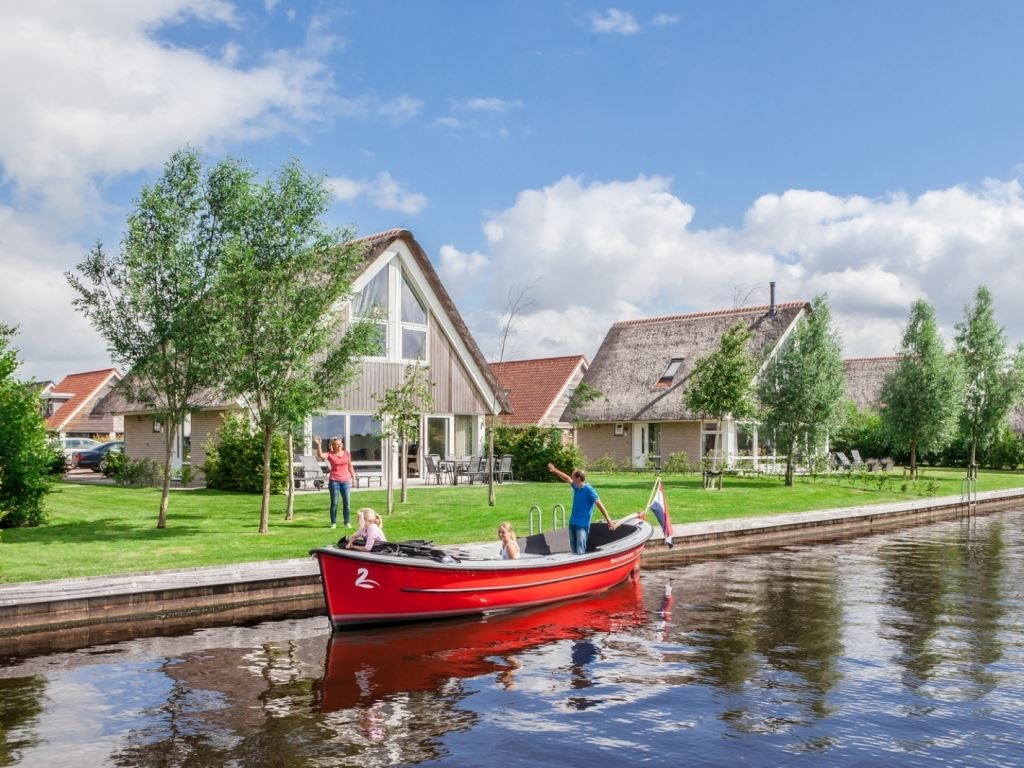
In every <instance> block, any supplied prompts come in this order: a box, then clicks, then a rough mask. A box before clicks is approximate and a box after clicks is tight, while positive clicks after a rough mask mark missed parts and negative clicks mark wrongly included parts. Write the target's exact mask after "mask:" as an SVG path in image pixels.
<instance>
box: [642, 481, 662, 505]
mask: <svg viewBox="0 0 1024 768" xmlns="http://www.w3.org/2000/svg"><path fill="white" fill-rule="evenodd" d="M660 484H661V473H660V472H659V473H657V474H656V475H655V476H654V487H653V488H651V495H650V496H648V497H647V504H645V505H644V512H646V511H647V510H648V509H650V508H651V502H652V501H654V495H655V494H656V493H657V492H658V486H659V485H660Z"/></svg>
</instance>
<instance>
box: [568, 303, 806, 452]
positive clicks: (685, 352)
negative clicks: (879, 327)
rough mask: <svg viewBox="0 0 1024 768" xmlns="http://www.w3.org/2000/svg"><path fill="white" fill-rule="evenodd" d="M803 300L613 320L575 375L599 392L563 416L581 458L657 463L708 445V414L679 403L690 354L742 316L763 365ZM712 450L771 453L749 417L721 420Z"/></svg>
mask: <svg viewBox="0 0 1024 768" xmlns="http://www.w3.org/2000/svg"><path fill="white" fill-rule="evenodd" d="M810 308H811V307H810V304H808V303H807V302H803V301H794V302H787V303H781V304H776V303H775V301H774V284H773V288H772V303H771V304H769V305H765V306H757V307H743V308H740V309H726V310H717V311H712V312H695V313H693V314H687V315H669V316H667V317H653V318H647V319H643V320H625V321H622V322H618V323H615V324H614V325H613V326H612V327H611V329H610V330H609V331H608V334H607V335H606V336H605V338H604V341H603V342H601V346H600V348H599V349H598V350H597V354H596V355H595V356H594V359H593V362H591V364H590V368H589V370H588V371H587V373H586V375H585V376H584V377H583V381H584V382H585V383H586V384H588V385H590V386H591V387H594V388H595V389H597V390H598V391H599V392H601V396H600V397H598V398H597V399H596V400H594V401H592V402H590V403H588V404H586V405H584V406H582V407H581V408H579V409H577V410H576V411H575V412H573V413H569V412H567V413H566V414H564V415H563V419H565V420H571V419H573V418H576V419H578V420H580V421H581V422H583V423H584V424H585V425H584V426H581V427H580V428H579V430H578V442H579V446H580V449H581V450H582V452H583V454H584V456H585V457H586V458H587V460H588V461H595V460H597V459H599V458H601V457H604V456H609V457H610V458H611V459H612V460H614V461H615V463H616V464H618V465H619V466H634V467H643V466H645V465H647V464H649V463H653V464H654V465H655V466H659V465H660V463H661V462H662V460H663V459H666V458H667V457H668V456H669V455H671V454H674V453H680V452H685V453H686V455H687V457H688V459H689V461H690V462H691V463H694V462H696V461H697V460H699V458H700V457H701V456H704V455H706V454H707V453H709V452H711V451H713V449H714V444H715V438H716V435H717V430H718V422H717V421H716V420H714V419H708V418H702V416H701V414H695V413H690V412H689V411H688V410H687V409H686V407H685V406H684V404H683V394H684V393H685V392H686V388H687V385H688V383H689V380H690V376H691V374H692V373H693V371H694V367H695V365H696V364H697V361H698V360H700V359H701V358H702V357H704V356H706V355H708V354H709V353H711V352H713V351H714V350H716V349H717V348H718V345H719V341H720V339H721V338H722V336H723V335H724V334H725V332H726V331H727V330H729V328H731V327H732V326H734V325H735V324H736V323H742V324H743V325H744V326H746V327H747V328H748V329H749V330H750V331H751V333H752V336H751V339H750V342H749V345H748V351H749V353H750V355H751V356H752V357H753V359H754V360H755V361H757V362H758V365H759V366H761V365H763V363H764V361H766V360H767V359H768V358H769V357H770V356H771V355H772V354H774V353H775V351H776V350H777V349H778V347H779V344H780V343H781V342H782V341H783V339H785V338H786V336H787V335H788V334H789V333H791V332H792V330H793V329H794V328H795V326H796V323H797V321H798V320H799V319H800V318H801V317H802V316H803V315H804V314H805V313H807V312H809V311H810ZM721 437H722V441H721V443H720V450H722V451H723V453H724V455H725V457H726V459H727V461H729V462H730V463H733V462H734V461H735V459H736V457H738V456H749V457H751V458H752V459H757V458H763V457H765V456H767V455H771V454H773V450H772V447H771V443H770V440H769V439H768V438H767V436H759V435H758V434H757V428H756V425H755V424H737V423H736V422H735V421H733V420H731V419H726V420H725V421H724V422H723V424H722V435H721Z"/></svg>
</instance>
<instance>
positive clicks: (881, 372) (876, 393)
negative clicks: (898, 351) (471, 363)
mask: <svg viewBox="0 0 1024 768" xmlns="http://www.w3.org/2000/svg"><path fill="white" fill-rule="evenodd" d="M899 362H900V359H899V358H898V357H896V356H895V355H891V356H889V357H848V358H846V359H845V360H843V380H844V381H845V382H846V396H847V397H848V398H849V399H850V401H851V402H853V404H854V405H856V406H857V408H858V409H859V410H862V411H863V410H866V409H870V410H872V411H877V410H879V409H880V408H881V407H882V385H883V384H884V383H885V377H886V376H888V375H889V374H890V373H892V372H893V371H895V370H896V368H897V367H898V366H899Z"/></svg>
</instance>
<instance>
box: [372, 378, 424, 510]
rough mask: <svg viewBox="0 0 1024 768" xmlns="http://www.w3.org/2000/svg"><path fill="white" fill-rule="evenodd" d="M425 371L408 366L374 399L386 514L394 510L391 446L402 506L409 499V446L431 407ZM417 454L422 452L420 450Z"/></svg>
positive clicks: (417, 434) (415, 437) (417, 437)
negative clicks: (383, 447)
mask: <svg viewBox="0 0 1024 768" xmlns="http://www.w3.org/2000/svg"><path fill="white" fill-rule="evenodd" d="M428 371H429V369H428V368H427V366H425V365H420V364H419V363H409V365H407V366H406V367H405V377H404V378H403V380H402V383H401V384H399V385H398V386H396V387H391V389H387V390H385V391H384V392H383V393H381V395H379V396H374V399H375V400H376V401H377V412H376V414H374V415H375V416H376V418H377V421H379V422H380V425H381V435H382V436H383V437H384V438H385V439H386V440H387V443H388V451H387V463H386V464H385V467H387V468H388V469H387V471H386V472H385V474H386V476H387V480H388V506H387V513H388V514H389V515H390V514H391V512H392V510H393V509H394V491H393V487H394V486H393V483H394V480H393V477H392V474H391V471H390V467H391V466H393V464H394V447H395V443H398V445H399V456H400V464H399V466H401V467H402V503H403V504H404V503H405V502H407V501H408V500H409V493H408V487H407V484H406V479H407V477H408V474H409V444H410V443H412V442H415V441H417V440H419V434H420V417H421V415H422V414H423V413H429V412H430V411H431V410H432V409H433V407H434V394H433V387H434V383H433V382H432V381H431V380H430V378H429V376H428ZM420 453H421V454H422V453H423V451H422V449H421V451H420Z"/></svg>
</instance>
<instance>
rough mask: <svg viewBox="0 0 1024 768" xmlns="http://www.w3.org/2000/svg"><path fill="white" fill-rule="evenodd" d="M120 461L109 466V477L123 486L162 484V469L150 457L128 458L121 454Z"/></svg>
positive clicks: (145, 486) (154, 485) (139, 486)
mask: <svg viewBox="0 0 1024 768" xmlns="http://www.w3.org/2000/svg"><path fill="white" fill-rule="evenodd" d="M119 455H121V456H122V459H121V461H119V462H117V463H116V464H115V465H114V466H113V467H111V468H110V474H109V475H108V476H109V477H111V478H113V480H114V482H115V483H117V484H118V485H120V486H124V487H125V488H155V487H158V486H160V485H161V484H162V480H163V469H162V468H161V467H159V466H157V463H156V462H155V461H153V460H152V459H130V458H128V457H126V456H124V455H123V454H119Z"/></svg>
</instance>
